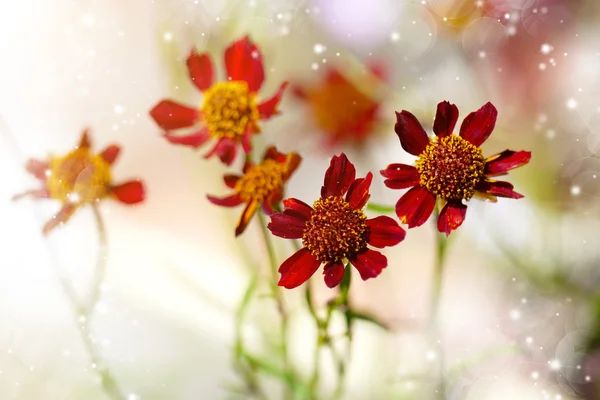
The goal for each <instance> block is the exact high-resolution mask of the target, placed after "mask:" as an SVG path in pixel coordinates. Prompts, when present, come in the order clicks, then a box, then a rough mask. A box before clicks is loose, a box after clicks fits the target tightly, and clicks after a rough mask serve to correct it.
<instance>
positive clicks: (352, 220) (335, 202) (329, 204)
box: [302, 196, 369, 263]
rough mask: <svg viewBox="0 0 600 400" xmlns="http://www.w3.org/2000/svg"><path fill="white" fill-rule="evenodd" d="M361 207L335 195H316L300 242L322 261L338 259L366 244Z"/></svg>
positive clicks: (352, 254)
mask: <svg viewBox="0 0 600 400" xmlns="http://www.w3.org/2000/svg"><path fill="white" fill-rule="evenodd" d="M366 220H367V216H366V215H365V214H364V213H363V212H362V210H356V209H354V208H352V207H350V204H348V202H347V201H345V200H344V199H342V198H341V197H337V196H329V197H327V198H325V199H319V200H317V201H316V202H315V203H314V204H313V212H312V214H311V217H310V219H309V220H308V222H307V223H306V228H305V229H304V234H303V235H302V244H303V245H304V247H306V248H307V249H308V250H309V251H310V253H311V254H312V255H313V256H314V257H315V258H316V259H317V260H319V261H321V262H323V263H324V262H341V261H343V260H344V259H348V258H351V257H352V256H354V255H356V254H357V253H358V252H360V251H361V250H363V249H364V248H365V247H366V246H367V240H368V235H369V228H368V226H367V224H366Z"/></svg>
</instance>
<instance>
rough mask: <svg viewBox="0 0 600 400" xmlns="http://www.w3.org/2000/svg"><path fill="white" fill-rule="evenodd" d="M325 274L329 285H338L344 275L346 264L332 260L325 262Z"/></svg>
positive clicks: (326, 282)
mask: <svg viewBox="0 0 600 400" xmlns="http://www.w3.org/2000/svg"><path fill="white" fill-rule="evenodd" d="M323 275H324V278H325V284H326V285H327V287H330V288H333V287H336V286H337V285H339V284H340V282H341V281H342V278H343V277H344V264H342V263H332V262H329V263H327V264H325V267H323Z"/></svg>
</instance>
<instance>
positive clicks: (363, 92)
mask: <svg viewBox="0 0 600 400" xmlns="http://www.w3.org/2000/svg"><path fill="white" fill-rule="evenodd" d="M381 78H382V70H381V67H379V66H372V67H371V68H370V69H369V71H368V73H367V74H366V75H364V76H362V77H361V79H359V80H358V81H351V80H349V79H348V78H346V77H345V76H344V75H342V73H341V72H340V71H339V70H338V69H336V68H329V69H328V70H327V72H326V73H325V76H324V80H323V82H321V83H319V84H317V85H316V86H313V87H302V86H296V87H294V94H295V95H296V96H297V97H298V98H300V99H301V100H303V101H304V102H306V103H307V105H308V106H309V107H310V112H311V114H312V117H313V119H314V121H315V123H316V125H317V127H318V128H319V129H321V130H322V131H323V132H324V133H325V134H326V135H327V138H326V144H327V145H329V146H331V147H333V146H335V145H337V144H339V143H341V142H353V143H355V144H357V145H361V144H363V143H364V142H365V141H366V140H367V139H368V138H369V136H370V135H371V134H372V133H373V132H374V130H375V127H376V125H377V123H378V122H379V118H378V115H377V114H378V111H379V108H380V104H381V102H380V101H379V100H378V99H377V98H376V96H375V93H374V90H373V88H374V86H375V85H373V84H372V83H373V81H375V80H380V79H381Z"/></svg>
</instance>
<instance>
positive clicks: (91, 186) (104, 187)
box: [46, 148, 112, 204]
mask: <svg viewBox="0 0 600 400" xmlns="http://www.w3.org/2000/svg"><path fill="white" fill-rule="evenodd" d="M111 179H112V177H111V172H110V165H109V164H108V163H107V162H106V161H104V159H103V158H102V157H100V156H99V155H92V154H90V152H89V150H88V149H81V148H80V149H76V150H73V151H72V152H70V153H68V154H67V155H65V156H63V157H52V159H51V160H50V172H49V174H48V177H47V178H46V186H47V188H48V192H49V193H50V197H52V198H53V199H57V200H60V201H62V202H63V203H77V204H81V203H92V202H95V201H96V200H98V199H101V198H103V197H105V196H106V195H107V194H108V189H109V187H110V182H111Z"/></svg>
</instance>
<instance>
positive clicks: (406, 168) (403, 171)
mask: <svg viewBox="0 0 600 400" xmlns="http://www.w3.org/2000/svg"><path fill="white" fill-rule="evenodd" d="M380 172H381V175H383V177H384V178H387V179H385V180H384V181H383V183H384V184H385V186H387V187H389V188H390V189H406V188H409V187H413V186H417V185H418V184H419V180H420V176H419V171H418V170H417V169H416V168H415V167H413V166H412V165H406V164H390V165H388V166H387V168H386V169H383V170H381V171H380Z"/></svg>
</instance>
